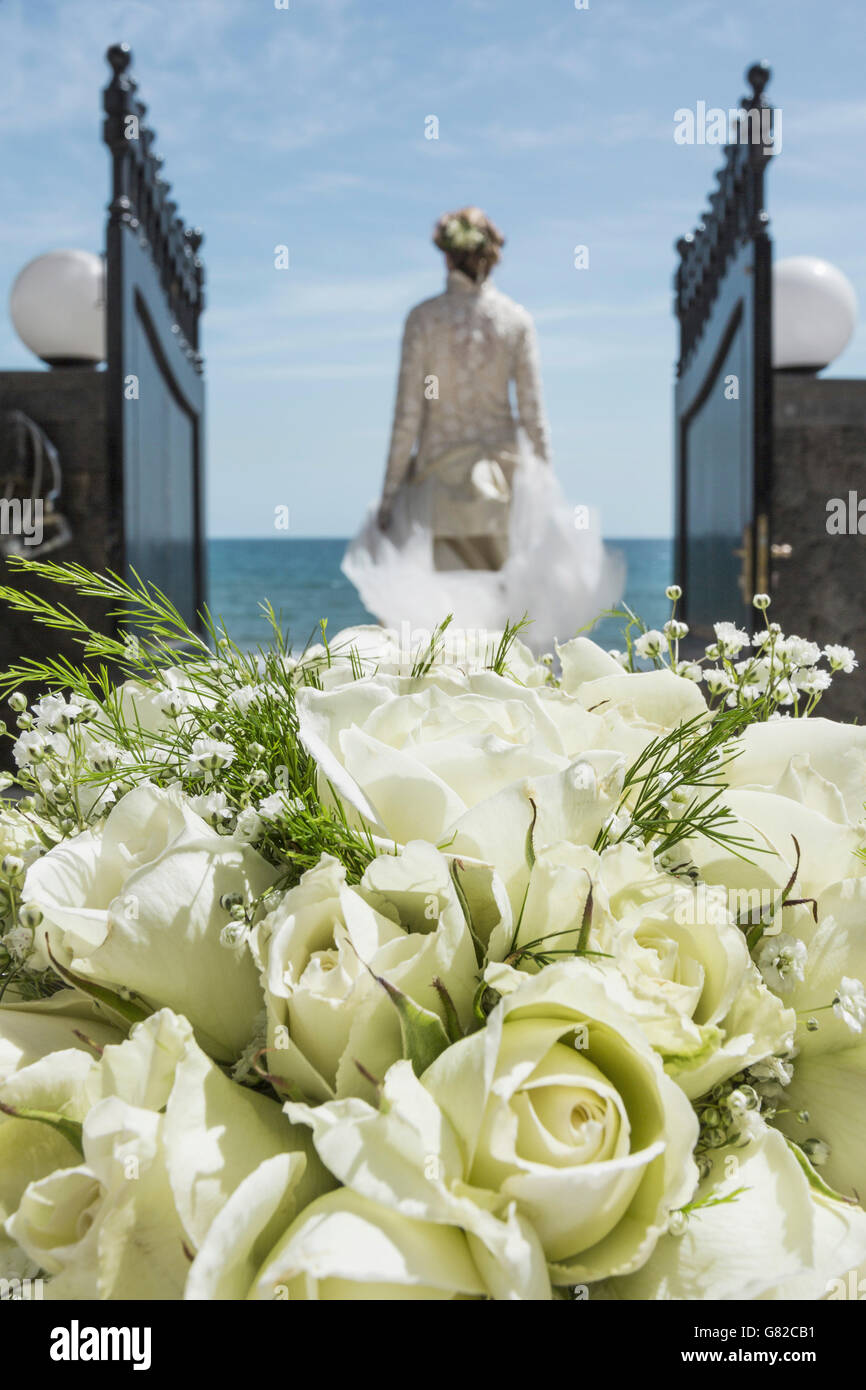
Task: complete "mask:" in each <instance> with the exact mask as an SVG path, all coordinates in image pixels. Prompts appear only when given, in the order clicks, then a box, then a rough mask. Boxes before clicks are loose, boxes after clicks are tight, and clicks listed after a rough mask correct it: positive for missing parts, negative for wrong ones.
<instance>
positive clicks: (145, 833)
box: [24, 786, 276, 1058]
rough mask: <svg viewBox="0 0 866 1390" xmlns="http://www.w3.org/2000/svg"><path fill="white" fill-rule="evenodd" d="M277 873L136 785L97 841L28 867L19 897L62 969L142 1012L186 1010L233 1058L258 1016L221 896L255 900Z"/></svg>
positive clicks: (179, 802)
mask: <svg viewBox="0 0 866 1390" xmlns="http://www.w3.org/2000/svg"><path fill="white" fill-rule="evenodd" d="M275 878H276V871H275V870H274V869H273V868H272V867H271V866H270V865H269V864H267V863H266V861H265V860H264V859H262V858H261V856H260V855H259V854H257V853H256V852H255V850H253V849H251V848H249V847H245V846H241V845H239V844H238V843H237V842H235V841H233V840H231V839H228V838H227V837H225V836H221V835H218V834H217V833H216V831H214V830H212V829H211V828H210V826H208V825H206V824H205V822H204V821H203V820H201V818H200V817H199V816H196V815H195V813H194V812H193V811H192V810H191V809H190V807H189V806H188V804H187V803H186V802H185V801H184V799H183V798H182V797H181V796H179V795H177V794H176V793H173V792H169V791H162V790H160V789H159V788H157V787H152V786H141V787H137V788H135V789H134V790H133V791H131V792H128V793H127V795H126V796H124V797H123V798H122V799H121V800H120V801H119V802H118V804H117V806H115V807H114V809H113V810H112V812H111V814H110V815H109V816H108V819H107V820H106V822H105V826H104V829H103V830H102V831H101V832H96V831H92V830H88V831H85V832H84V833H83V834H81V835H77V836H75V837H73V838H72V839H70V840H66V841H64V842H62V843H61V844H59V845H57V846H56V847H55V848H54V849H52V850H51V851H50V852H49V853H48V854H46V855H45V857H44V858H42V859H40V860H38V861H37V862H36V863H35V864H33V865H32V866H31V868H30V870H29V871H28V874H27V879H26V881H25V888H24V898H25V900H26V901H28V902H32V903H34V904H35V905H36V906H38V907H39V908H40V909H41V911H42V912H43V914H44V920H43V922H42V924H41V926H40V927H39V928H38V929H37V933H36V938H37V946H38V950H39V951H40V952H41V957H42V959H41V963H42V964H44V965H48V964H49V956H48V951H49V948H50V950H51V952H52V954H53V955H54V957H55V959H56V960H57V962H58V963H59V965H60V966H61V967H66V968H67V969H69V970H71V971H72V972H74V973H75V974H76V975H78V976H80V977H86V978H87V979H88V980H93V981H96V982H98V983H100V984H103V985H108V986H112V987H114V988H115V989H117V988H120V989H123V988H126V989H130V990H133V991H134V992H136V993H137V994H139V995H141V996H142V997H143V998H144V999H145V1000H146V1001H148V1002H149V1003H150V1004H152V1005H154V1006H156V1007H159V1006H161V1005H167V1006H169V1007H170V1008H173V1009H175V1010H176V1011H177V1012H180V1013H184V1014H185V1015H186V1016H187V1017H188V1018H189V1019H190V1021H191V1022H192V1023H193V1025H194V1027H195V1028H196V1029H197V1030H198V1032H199V1034H200V1036H201V1038H202V1041H203V1043H204V1045H205V1046H206V1047H207V1048H208V1050H209V1051H211V1052H212V1053H213V1055H214V1056H218V1057H220V1058H232V1057H235V1056H237V1054H238V1052H240V1050H241V1049H242V1048H243V1047H244V1046H245V1045H246V1043H248V1042H249V1040H250V1038H251V1036H252V1035H253V1033H254V1032H255V1027H256V1018H257V1015H258V1014H259V1012H260V1011H261V1007H262V999H261V990H260V987H259V983H258V978H257V972H256V967H255V964H254V962H253V960H252V957H251V956H250V955H249V954H248V953H247V952H246V951H234V950H228V949H227V948H226V947H224V946H222V945H221V944H220V932H221V930H222V928H223V926H224V925H225V924H226V923H227V922H228V920H229V914H228V912H227V911H226V909H224V908H223V907H222V906H221V902H220V900H221V898H222V897H223V896H224V895H225V894H226V893H234V892H239V893H241V894H242V895H244V896H246V897H247V898H248V899H250V900H252V899H254V898H255V897H257V896H258V895H259V894H260V893H262V892H263V891H264V889H265V888H267V887H269V886H270V884H271V883H273V881H274V880H275Z"/></svg>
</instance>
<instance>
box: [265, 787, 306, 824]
mask: <svg viewBox="0 0 866 1390" xmlns="http://www.w3.org/2000/svg"><path fill="white" fill-rule="evenodd" d="M303 809H304V803H303V801H302V800H301V798H300V797H299V796H292V797H287V796H286V794H285V792H273V793H272V794H271V795H270V796H266V797H264V798H263V800H261V801H260V802H259V804H258V806H257V807H256V810H257V811H258V813H259V815H260V816H264V818H265V820H283V819H285V817H286V816H288V815H290V814H291V813H292V812H295V811H303Z"/></svg>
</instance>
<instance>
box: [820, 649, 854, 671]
mask: <svg viewBox="0 0 866 1390" xmlns="http://www.w3.org/2000/svg"><path fill="white" fill-rule="evenodd" d="M824 655H825V656H826V658H827V660H828V661H829V663H830V670H831V671H843V672H844V674H845V675H846V676H850V675H851V672H852V671H853V670H854V668H855V667H856V666H859V665H860V663H859V661H855V660H854V653H853V651H852V650H851V648H850V647H839V646H834V645H830V646H827V647H825V648H824Z"/></svg>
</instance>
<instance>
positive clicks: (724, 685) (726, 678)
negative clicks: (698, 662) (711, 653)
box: [703, 666, 733, 695]
mask: <svg viewBox="0 0 866 1390" xmlns="http://www.w3.org/2000/svg"><path fill="white" fill-rule="evenodd" d="M703 677H704V680H705V682H706V686H707V689H708V690H709V692H710V694H711V695H721V694H722V693H723V692H724V691H726V690H730V688H731V686H732V685H733V681H732V679H731V676H730V674H729V673H728V672H727V671H726V670H725V669H724V668H723V667H722V666H710V667H708V668H707V670H705V671H704V673H703Z"/></svg>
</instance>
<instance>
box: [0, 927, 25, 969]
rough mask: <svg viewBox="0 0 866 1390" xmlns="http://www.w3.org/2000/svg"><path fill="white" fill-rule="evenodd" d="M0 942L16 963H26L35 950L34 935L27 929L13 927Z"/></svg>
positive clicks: (0, 938)
mask: <svg viewBox="0 0 866 1390" xmlns="http://www.w3.org/2000/svg"><path fill="white" fill-rule="evenodd" d="M0 941H2V943H3V945H4V946H5V948H6V950H7V951H8V953H9V955H10V956H11V957H12V959H13V960H14V961H18V962H22V961H25V960H26V959H27V957H28V956H29V955H30V952H31V951H32V950H33V933H32V932H31V931H28V930H27V928H26V927H13V928H12V930H11V931H8V932H7V933H6V935H5V936H2V937H0Z"/></svg>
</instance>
